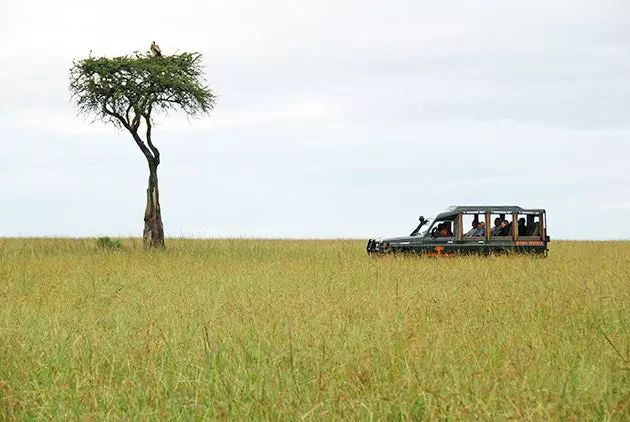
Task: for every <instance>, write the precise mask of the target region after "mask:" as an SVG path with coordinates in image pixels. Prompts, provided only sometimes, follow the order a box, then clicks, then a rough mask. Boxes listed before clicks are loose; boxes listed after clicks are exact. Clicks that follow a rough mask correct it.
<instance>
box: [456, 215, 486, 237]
mask: <svg viewBox="0 0 630 422" xmlns="http://www.w3.org/2000/svg"><path fill="white" fill-rule="evenodd" d="M462 224H463V229H462V230H463V231H464V234H463V236H464V237H465V238H466V237H485V236H486V228H487V227H488V223H487V222H486V215H485V214H464V215H462Z"/></svg>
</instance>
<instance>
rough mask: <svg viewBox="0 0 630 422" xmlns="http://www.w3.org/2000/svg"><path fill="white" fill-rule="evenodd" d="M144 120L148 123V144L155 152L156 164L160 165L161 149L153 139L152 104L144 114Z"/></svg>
mask: <svg viewBox="0 0 630 422" xmlns="http://www.w3.org/2000/svg"><path fill="white" fill-rule="evenodd" d="M144 121H145V123H146V125H147V144H149V148H151V151H152V152H153V157H155V165H156V166H158V165H160V151H159V150H158V149H157V148H156V146H155V145H153V142H152V140H151V130H152V126H151V106H149V110H148V112H147V113H145V114H144Z"/></svg>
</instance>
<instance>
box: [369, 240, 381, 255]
mask: <svg viewBox="0 0 630 422" xmlns="http://www.w3.org/2000/svg"><path fill="white" fill-rule="evenodd" d="M365 250H366V251H367V253H368V255H371V254H373V253H383V252H384V251H385V248H384V245H383V241H382V240H380V239H369V240H368V241H367V245H366V246H365Z"/></svg>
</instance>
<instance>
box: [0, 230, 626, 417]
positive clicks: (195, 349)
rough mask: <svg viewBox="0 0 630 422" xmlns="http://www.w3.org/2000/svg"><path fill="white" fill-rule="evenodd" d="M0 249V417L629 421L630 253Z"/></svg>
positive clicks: (80, 245)
mask: <svg viewBox="0 0 630 422" xmlns="http://www.w3.org/2000/svg"><path fill="white" fill-rule="evenodd" d="M122 243H123V247H122V248H121V249H115V250H103V249H97V248H96V247H95V244H94V240H93V239H87V240H60V239H33V240H29V239H21V240H18V239H0V300H1V301H2V302H1V303H2V307H1V308H0V415H1V416H2V418H4V419H11V418H13V419H23V418H33V417H36V418H47V419H48V418H61V419H68V418H72V419H75V418H81V419H82V418H85V417H95V418H97V419H114V418H116V419H118V418H120V417H126V418H133V419H135V418H137V417H148V418H151V419H154V418H156V419H167V418H168V419H190V418H208V419H217V418H222V417H228V418H231V419H245V418H247V419H255V420H260V419H275V420H277V419H300V418H305V419H309V418H310V419H357V418H375V419H383V418H392V419H445V418H448V419H470V418H477V419H493V420H503V419H512V418H516V419H537V420H540V419H563V420H564V419H567V418H573V417H578V418H579V419H581V420H583V419H598V420H602V419H610V420H623V419H629V418H630V371H629V364H630V335H629V334H630V333H629V331H628V329H629V327H630V312H629V306H630V259H628V257H629V256H630V242H553V243H552V244H551V253H550V256H549V258H547V259H541V258H531V257H518V256H510V257H496V258H477V257H462V258H454V259H418V258H400V257H392V258H391V259H390V258H389V257H387V258H383V259H371V258H368V257H367V256H366V255H365V252H364V242H360V241H343V240H335V241H265V240H170V241H169V242H168V249H167V250H166V251H164V252H156V253H145V252H144V251H142V249H141V243H140V241H139V240H136V239H123V240H122Z"/></svg>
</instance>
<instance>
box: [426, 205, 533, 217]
mask: <svg viewBox="0 0 630 422" xmlns="http://www.w3.org/2000/svg"><path fill="white" fill-rule="evenodd" d="M487 211H490V213H492V214H512V213H515V212H517V213H519V214H542V213H545V210H544V209H542V208H537V209H526V208H522V207H519V206H518V205H452V206H450V207H448V210H446V211H444V212H441V213H439V214H438V215H437V216H436V217H435V219H436V220H437V219H443V218H448V217H453V216H456V215H459V214H460V213H462V212H463V213H466V214H485V213H486V212H487Z"/></svg>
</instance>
